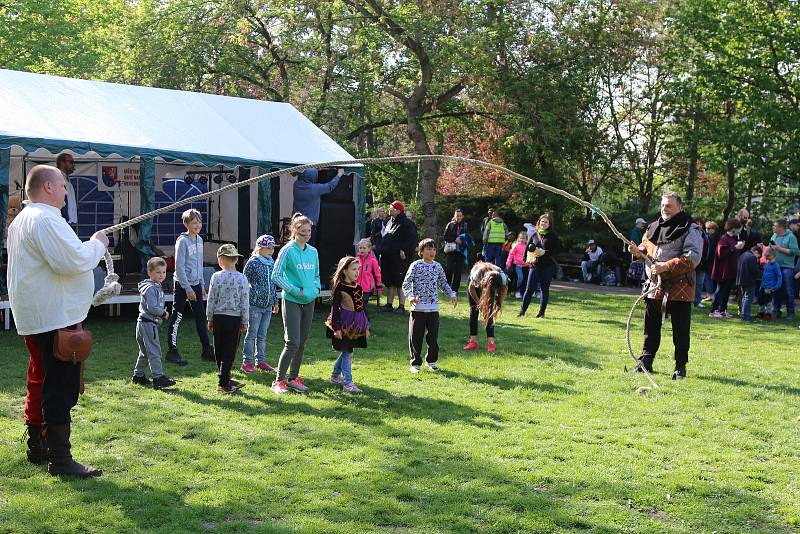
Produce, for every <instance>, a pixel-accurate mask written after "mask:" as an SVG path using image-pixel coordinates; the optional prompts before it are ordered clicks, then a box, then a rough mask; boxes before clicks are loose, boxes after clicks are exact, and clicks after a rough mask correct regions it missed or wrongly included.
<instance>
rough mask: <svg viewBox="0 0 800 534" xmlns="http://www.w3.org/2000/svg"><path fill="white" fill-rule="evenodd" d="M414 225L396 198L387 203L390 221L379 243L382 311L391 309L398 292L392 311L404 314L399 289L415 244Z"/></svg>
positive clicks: (403, 301)
mask: <svg viewBox="0 0 800 534" xmlns="http://www.w3.org/2000/svg"><path fill="white" fill-rule="evenodd" d="M417 240H418V237H417V228H416V226H414V223H412V222H411V221H410V220H409V219H408V217H406V213H405V206H403V203H402V202H400V201H399V200H395V201H394V202H392V203H391V204H390V205H389V221H388V222H387V223H386V231H385V232H384V234H383V240H382V242H381V247H380V252H381V275H382V277H383V285H384V286H385V287H386V306H384V311H386V312H390V311H392V304H393V303H394V296H395V295H397V298H398V300H399V306H398V307H397V310H396V311H395V313H398V314H401V315H404V314H405V313H406V308H405V300H406V298H405V295H403V292H402V291H401V290H400V287H401V286H402V285H403V278H405V276H406V270H407V269H408V264H409V261H410V260H411V258H412V254H413V252H414V248H415V247H416V245H417Z"/></svg>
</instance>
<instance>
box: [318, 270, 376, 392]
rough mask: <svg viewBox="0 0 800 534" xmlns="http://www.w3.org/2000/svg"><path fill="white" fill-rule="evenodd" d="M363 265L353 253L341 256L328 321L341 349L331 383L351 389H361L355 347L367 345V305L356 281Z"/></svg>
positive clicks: (336, 343)
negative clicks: (356, 379) (356, 378)
mask: <svg viewBox="0 0 800 534" xmlns="http://www.w3.org/2000/svg"><path fill="white" fill-rule="evenodd" d="M360 267H361V265H360V263H359V261H358V259H356V258H354V257H353V256H346V257H344V258H342V259H341V260H339V265H337V266H336V273H334V275H333V280H332V284H331V291H332V292H333V304H331V313H330V315H328V320H327V321H325V326H326V327H327V335H328V337H329V338H331V342H332V343H331V344H332V345H333V348H334V349H335V350H338V351H340V352H341V354H340V355H339V357H338V358H337V359H336V362H335V363H334V364H333V373H331V379H330V381H331V383H332V384H339V385H341V386H342V389H343V390H344V391H345V392H347V393H361V390H360V389H359V388H358V386H356V385H355V383H354V382H353V350H354V349H355V348H356V347H358V348H366V346H367V336H369V319H368V318H367V313H366V311H365V309H364V305H365V304H366V302H364V292H363V290H362V289H361V286H360V285H358V284H357V283H356V278H358V272H359V269H360Z"/></svg>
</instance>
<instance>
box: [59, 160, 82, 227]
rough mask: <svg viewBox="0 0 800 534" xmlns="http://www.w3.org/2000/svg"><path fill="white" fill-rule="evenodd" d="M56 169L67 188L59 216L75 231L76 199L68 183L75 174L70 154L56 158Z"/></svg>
mask: <svg viewBox="0 0 800 534" xmlns="http://www.w3.org/2000/svg"><path fill="white" fill-rule="evenodd" d="M56 167H58V170H60V171H61V173H62V174H63V175H64V182H65V184H66V186H67V199H66V203H65V204H64V207H63V208H61V216H62V217H64V219H66V221H67V222H68V223H69V225H70V226H71V227H72V228H73V229H75V226H76V225H77V224H78V197H77V196H75V188H74V187H72V184H71V183H70V181H69V177H70V175H72V173H73V172H75V158H73V157H72V154H67V153H66V152H64V153H61V154H59V155H58V157H57V158H56Z"/></svg>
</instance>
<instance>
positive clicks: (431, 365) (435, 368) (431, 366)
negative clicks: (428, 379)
mask: <svg viewBox="0 0 800 534" xmlns="http://www.w3.org/2000/svg"><path fill="white" fill-rule="evenodd" d="M425 367H427V368H428V369H430V370H431V371H433V372H436V371H438V370H439V366H438V365H436V362H430V363H428V362H425Z"/></svg>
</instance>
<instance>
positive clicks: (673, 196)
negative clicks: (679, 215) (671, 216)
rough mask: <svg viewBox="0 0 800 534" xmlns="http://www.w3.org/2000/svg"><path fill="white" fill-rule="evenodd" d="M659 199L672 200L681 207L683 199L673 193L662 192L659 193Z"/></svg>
mask: <svg viewBox="0 0 800 534" xmlns="http://www.w3.org/2000/svg"><path fill="white" fill-rule="evenodd" d="M661 198H674V199H675V202H677V203H678V204H679V205H680V206H683V199H682V198H681V196H680V195H679V194H678V193H676V192H675V191H664V192H663V193H661Z"/></svg>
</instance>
